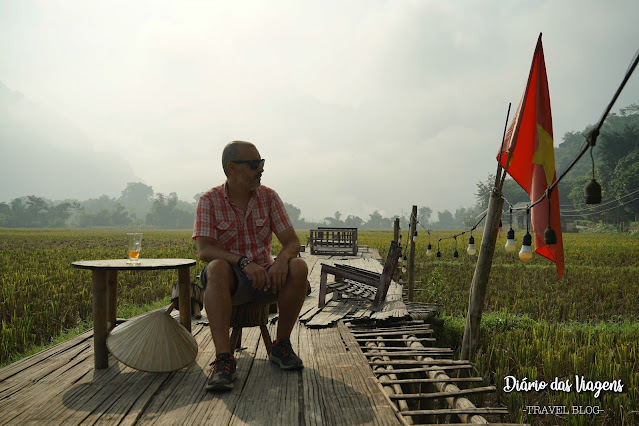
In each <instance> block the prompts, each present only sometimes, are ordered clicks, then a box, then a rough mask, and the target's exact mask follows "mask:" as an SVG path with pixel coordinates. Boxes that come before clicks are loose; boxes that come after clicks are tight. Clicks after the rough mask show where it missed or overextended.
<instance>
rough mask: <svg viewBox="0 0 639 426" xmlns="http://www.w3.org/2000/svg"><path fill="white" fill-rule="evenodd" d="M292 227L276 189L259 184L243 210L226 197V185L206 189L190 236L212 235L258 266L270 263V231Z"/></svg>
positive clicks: (271, 260)
mask: <svg viewBox="0 0 639 426" xmlns="http://www.w3.org/2000/svg"><path fill="white" fill-rule="evenodd" d="M291 226H293V224H292V223H291V219H290V218H289V217H288V214H287V213H286V209H285V208H284V203H283V202H282V200H281V199H280V197H279V195H277V193H276V192H275V191H273V190H272V189H270V188H267V187H265V186H260V187H259V188H257V189H255V190H253V191H252V193H251V198H250V199H249V202H248V205H247V207H246V211H245V212H243V211H242V210H240V209H239V208H238V207H237V206H236V205H235V204H233V203H232V202H231V200H229V197H228V193H227V190H226V184H223V185H220V186H216V187H215V188H213V189H211V190H210V191H208V192H205V193H204V194H203V195H202V196H201V197H200V201H199V202H198V204H197V211H196V214H195V223H194V224H193V239H195V238H196V237H212V238H215V240H216V241H217V243H218V245H219V246H220V247H221V248H223V249H224V250H227V251H230V252H233V253H236V254H239V255H242V256H246V257H248V258H249V259H251V260H252V261H253V262H255V263H257V264H258V265H261V266H264V267H267V266H268V265H270V264H272V263H273V257H272V256H271V243H272V241H273V232H275V234H279V233H280V232H282V231H284V230H285V229H287V228H290V227H291Z"/></svg>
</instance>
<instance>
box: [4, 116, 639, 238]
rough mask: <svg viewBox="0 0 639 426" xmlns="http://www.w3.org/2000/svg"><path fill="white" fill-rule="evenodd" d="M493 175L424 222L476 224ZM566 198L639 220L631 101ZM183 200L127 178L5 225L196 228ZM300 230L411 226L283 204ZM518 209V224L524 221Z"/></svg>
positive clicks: (577, 138)
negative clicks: (115, 192) (113, 187)
mask: <svg viewBox="0 0 639 426" xmlns="http://www.w3.org/2000/svg"><path fill="white" fill-rule="evenodd" d="M592 128H593V126H588V127H586V128H585V129H584V130H583V131H581V132H567V133H566V134H565V135H564V136H563V138H562V143H560V144H559V145H558V146H557V147H556V148H555V164H556V170H557V176H559V175H560V174H561V172H562V171H563V170H565V169H566V168H567V167H568V165H569V164H570V162H571V161H572V160H573V159H574V158H575V156H576V155H577V153H578V152H579V151H580V150H581V149H582V148H583V146H584V143H585V136H586V135H588V133H589V132H590V130H591V129H592ZM593 162H594V164H595V168H594V174H595V178H596V179H597V181H598V182H599V183H600V184H601V186H602V195H603V203H602V205H601V206H590V207H589V206H586V205H585V204H584V196H583V194H584V187H585V185H586V183H588V182H589V181H590V180H591V179H592V177H593V170H592V163H593ZM493 182H494V175H488V177H487V179H486V180H485V181H480V182H478V183H477V189H476V192H475V200H474V205H473V206H471V207H459V208H457V209H456V210H455V211H454V212H451V211H449V210H444V211H441V212H437V213H436V214H435V215H434V214H433V213H434V212H433V210H432V209H431V208H430V207H427V206H421V207H419V209H418V221H419V223H420V224H421V226H422V227H424V228H427V229H467V228H470V227H472V226H474V225H475V224H476V223H477V221H478V219H479V218H481V215H482V213H483V212H484V211H485V209H486V208H487V206H488V197H489V193H490V190H491V188H492V186H493ZM558 188H559V199H560V200H561V211H562V223H563V224H564V225H565V224H567V223H576V224H577V225H579V224H590V225H592V224H613V225H619V224H622V223H627V222H633V221H634V222H636V221H639V106H638V105H635V104H632V105H630V106H628V107H626V108H621V109H620V110H619V114H616V113H612V114H610V115H609V116H608V118H607V119H606V122H605V123H604V125H603V127H602V129H601V134H600V135H599V137H598V139H597V144H596V146H595V148H594V149H593V161H590V156H589V155H586V156H584V157H582V159H581V160H580V161H579V162H578V163H577V164H576V165H575V167H574V168H573V169H572V170H571V172H570V173H569V174H568V175H567V176H566V178H565V179H563V180H562V181H561V182H560V184H559V185H558ZM503 193H504V197H505V198H506V199H507V200H508V202H510V203H511V204H513V205H514V204H517V203H527V202H529V201H530V200H529V198H528V195H527V194H526V193H525V192H524V191H523V190H522V189H521V187H519V185H518V184H517V183H516V182H515V181H513V180H512V179H510V178H508V179H507V180H506V182H505V184H504V189H503ZM200 195H201V194H197V195H195V196H194V197H193V200H192V201H184V200H180V199H178V196H177V194H176V193H174V192H172V193H170V194H169V195H165V194H163V193H155V192H154V191H153V188H152V187H151V186H148V185H145V184H143V183H140V182H129V183H128V184H127V186H126V188H124V189H123V190H122V192H121V194H120V196H119V197H109V196H107V195H101V196H100V197H98V198H92V199H88V200H85V201H78V200H63V201H50V200H47V199H45V198H43V197H37V196H35V195H29V196H23V197H18V198H15V199H13V200H12V201H10V202H2V203H0V227H22V228H60V227H77V228H86V227H96V226H112V227H136V228H157V229H190V228H192V226H193V219H194V215H195V209H196V206H197V200H198V199H199V197H200ZM284 205H285V207H286V210H287V211H288V214H289V216H290V217H291V220H292V222H293V225H294V226H295V227H296V228H297V229H310V228H316V227H318V226H332V227H353V228H361V229H390V228H392V226H393V222H394V220H395V219H396V218H399V219H400V224H401V226H402V228H403V229H407V227H408V223H409V219H410V218H409V216H410V212H409V213H402V214H401V215H396V216H391V217H384V216H383V215H382V214H381V213H380V212H379V211H378V210H375V211H374V212H373V213H370V214H369V215H368V217H365V218H362V217H359V216H356V215H347V216H344V215H343V214H342V213H341V212H340V211H339V210H337V211H335V213H334V214H333V215H332V216H327V217H325V218H324V219H323V220H322V221H320V222H313V221H308V220H306V219H304V218H303V217H302V212H301V210H300V209H299V208H297V207H295V206H294V205H293V204H289V203H286V202H285V203H284ZM521 216H522V215H521V214H518V217H517V220H518V222H519V226H525V225H524V224H523V222H522V220H523V218H522V217H521Z"/></svg>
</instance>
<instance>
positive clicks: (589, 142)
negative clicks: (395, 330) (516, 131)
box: [399, 49, 639, 272]
mask: <svg viewBox="0 0 639 426" xmlns="http://www.w3.org/2000/svg"><path fill="white" fill-rule="evenodd" d="M638 62H639V49H638V50H637V52H636V53H635V55H634V57H633V59H632V61H631V64H630V66H629V67H628V70H627V71H626V74H625V75H624V78H623V80H622V82H621V84H620V86H619V88H618V89H617V91H616V92H615V94H614V96H613V97H612V100H611V101H610V103H609V104H608V106H607V107H606V109H605V111H604V112H603V114H602V115H601V118H600V119H599V122H598V123H597V126H595V127H594V128H593V130H591V131H590V133H589V134H588V135H586V136H585V138H586V140H585V143H584V146H583V147H582V149H581V150H580V151H579V153H578V154H577V155H576V156H575V158H574V159H573V160H572V161H571V162H570V164H569V165H568V167H566V169H565V170H564V171H563V172H562V173H561V174H560V176H559V177H558V178H557V179H556V180H555V181H554V182H553V183H552V184H551V185H550V186H549V187H548V188H547V190H546V192H545V193H544V194H543V195H542V196H541V197H540V198H539V199H538V200H536V201H535V202H532V203H527V204H526V205H525V206H524V207H517V208H515V207H514V206H513V205H512V203H510V202H509V201H508V200H507V199H506V198H505V197H503V195H502V198H503V200H504V201H505V202H506V203H507V204H508V205H509V209H508V211H509V213H510V229H509V230H508V234H507V239H506V246H505V249H506V251H507V252H514V251H515V250H516V247H515V232H514V230H513V228H512V212H513V211H518V210H519V211H523V210H526V234H525V235H524V237H523V240H522V247H521V250H520V252H519V258H520V259H521V260H522V261H524V262H528V261H530V260H531V259H532V249H531V245H532V236H531V235H530V211H531V209H532V208H533V207H535V206H536V205H537V204H539V203H541V202H542V201H543V200H544V199H546V198H548V200H549V201H550V195H551V193H552V191H553V190H554V189H555V188H556V187H557V185H558V184H559V182H561V180H562V179H563V178H564V177H565V176H566V175H567V174H568V172H569V171H570V170H571V169H572V168H573V167H574V166H575V164H577V162H578V161H579V160H580V159H581V157H582V156H583V155H584V154H585V153H586V152H587V151H588V149H590V159H591V163H592V179H591V180H590V182H589V183H588V184H587V185H586V188H585V191H584V198H585V203H586V204H588V205H590V204H601V185H599V183H598V182H597V181H596V180H595V160H594V156H593V153H592V151H593V148H594V147H595V144H596V141H597V137H598V136H599V132H600V130H601V127H602V126H603V124H604V121H605V119H606V117H607V116H608V114H609V113H610V110H611V109H612V107H613V106H614V104H615V102H616V101H617V98H618V97H619V95H620V94H621V91H622V90H623V88H624V87H625V85H626V83H627V81H628V79H629V78H630V76H631V75H632V73H633V72H634V70H635V68H636V67H637V63H638ZM510 107H511V104H510V103H509V104H508V114H507V116H506V128H504V137H502V146H501V150H500V152H503V145H504V142H505V134H506V130H507V126H508V116H509V115H510ZM511 157H512V152H511V151H508V157H507V160H506V167H505V168H504V169H503V171H502V169H501V165H500V164H499V162H498V166H497V174H496V177H495V184H496V186H497V184H499V187H500V188H502V187H503V183H504V180H505V179H506V174H507V171H508V165H509V164H510V158H511ZM636 192H639V189H637V190H635V191H633V192H631V193H628V194H626V195H624V196H623V197H627V196H630V195H632V194H634V193H636ZM623 197H618V198H617V199H616V200H613V201H611V202H614V201H619V200H620V199H621V198H623ZM638 199H639V197H637V198H634V199H632V200H630V201H627V202H626V203H630V202H633V201H636V200H638ZM611 202H609V203H611ZM609 203H607V204H609ZM607 204H604V205H607ZM620 205H622V204H620ZM617 207H619V205H617V206H614V207H611V208H609V209H606V210H601V211H598V212H592V213H586V214H583V215H588V214H598V213H603V212H605V211H608V210H612V209H614V208H617ZM550 208H551V206H550V202H549V203H548V212H549V215H548V217H549V218H550ZM570 212H572V211H570ZM487 214H488V212H487V211H485V212H484V213H483V215H482V217H481V218H480V219H479V221H478V222H477V223H476V224H475V225H474V226H473V227H472V228H471V229H470V230H466V231H462V232H460V233H457V234H453V235H450V236H447V237H441V238H439V239H438V240H437V254H436V256H437V257H441V251H440V243H441V241H444V240H447V239H454V240H455V249H454V252H453V256H454V257H459V252H458V251H457V237H460V236H462V235H464V234H466V233H467V232H470V234H471V235H470V238H469V244H468V249H467V252H468V254H469V255H471V256H472V255H475V254H476V253H477V251H476V249H475V244H474V243H475V239H474V238H473V236H472V231H474V230H475V229H476V228H477V226H479V224H480V223H481V222H482V221H483V220H484V219H485V218H486V215H487ZM502 214H503V212H502ZM562 216H568V217H570V216H581V215H563V214H562ZM412 220H415V223H416V224H419V225H420V226H421V227H422V228H424V230H426V232H427V233H428V249H427V251H426V254H427V256H431V255H432V246H431V242H430V234H431V230H430V229H426V228H425V227H424V225H422V224H421V223H420V222H419V221H418V220H417V218H416V217H415V216H414V215H413V214H412V213H411V221H412ZM500 228H501V221H500ZM409 232H410V231H409ZM407 237H408V238H407V240H408V241H410V240H409V238H410V235H408V234H407ZM399 238H400V240H401V233H400V236H399ZM416 239H417V231H415V235H413V241H415V240H416ZM544 240H545V243H546V244H554V243H556V241H557V240H556V235H555V232H554V230H553V229H552V228H551V227H550V223H549V224H548V228H547V229H546V231H545V233H544ZM400 244H401V241H400ZM403 260H404V264H405V263H406V254H404V256H403ZM402 271H403V272H405V271H406V268H405V266H404V267H403V268H402Z"/></svg>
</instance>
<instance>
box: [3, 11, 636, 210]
mask: <svg viewBox="0 0 639 426" xmlns="http://www.w3.org/2000/svg"><path fill="white" fill-rule="evenodd" d="M638 16H639V2H638V1H636V0H628V1H601V0H596V1H593V0H585V1H584V0H574V1H573V0H571V1H560V0H552V1H543V0H536V1H483V0H482V1H470V0H464V1H461V0H460V1H443V0H442V1H409V0H396V1H382V0H361V1H358V0H348V1H343V0H341V1H297V2H294V1H272V0H269V1H228V0H227V1H158V0H154V1H137V0H127V1H90V0H77V1H75V0H74V1H47V0H42V1H29V0H20V1H18V0H15V1H14V0H0V182H1V183H0V201H9V200H10V199H12V198H14V197H17V196H21V195H30V194H35V195H40V196H45V197H47V198H51V199H62V198H78V199H86V198H90V197H97V196H99V195H100V194H103V193H106V194H108V195H110V196H117V195H119V193H120V191H121V190H122V189H123V188H124V187H125V186H126V182H128V181H141V182H144V183H145V184H147V185H151V186H152V187H153V189H154V190H155V192H156V193H157V192H163V193H165V194H168V193H170V192H177V193H178V195H179V197H180V198H181V199H184V200H188V201H191V200H192V197H193V196H194V195H195V194H196V193H198V192H203V191H205V190H207V189H209V188H211V187H213V186H216V185H218V184H220V183H222V182H223V181H224V175H223V173H222V169H221V150H222V148H223V146H224V145H225V144H226V143H227V142H229V141H231V140H234V139H242V140H249V141H252V142H254V143H255V144H256V145H257V147H258V149H259V150H260V153H261V154H262V157H263V158H266V160H267V161H266V167H265V173H264V177H263V179H262V182H263V184H265V185H267V186H270V187H272V188H274V189H276V190H277V191H278V192H279V193H280V195H281V197H282V198H283V199H284V201H287V202H289V203H291V204H293V205H295V206H297V207H299V208H300V209H301V210H302V216H303V217H305V218H307V219H322V218H324V217H325V216H329V215H330V216H332V214H333V212H335V211H336V210H339V211H340V212H341V213H342V215H343V216H344V217H346V216H347V215H349V214H356V215H359V216H361V217H363V218H364V219H367V218H368V216H367V215H368V213H371V212H372V211H373V210H374V209H377V210H379V211H380V212H381V213H382V214H383V215H385V216H391V215H394V214H399V213H400V212H402V211H404V212H409V211H410V208H411V206H412V205H413V204H417V205H418V206H424V205H425V206H429V207H431V208H432V209H433V210H434V211H442V210H444V209H449V210H451V211H453V212H454V210H455V208H457V207H459V206H466V207H469V206H472V205H473V204H474V202H475V199H474V192H475V190H476V183H477V181H479V180H485V179H486V177H487V175H488V174H489V173H494V171H495V168H496V162H495V154H496V152H497V149H498V147H499V143H500V140H501V136H502V132H503V128H504V121H505V118H506V111H507V108H508V103H509V102H512V104H513V107H512V110H513V112H514V110H515V109H516V107H517V104H518V102H519V100H520V97H521V95H522V93H523V90H524V87H525V83H526V79H527V77H528V72H529V68H530V63H531V60H532V54H533V50H534V47H535V43H536V41H537V37H538V35H539V33H540V32H542V33H543V43H544V52H545V59H546V67H547V72H548V83H549V87H550V97H551V103H552V113H553V124H554V136H555V146H557V145H558V144H559V143H560V142H561V139H562V136H563V135H564V133H565V132H567V131H575V130H582V129H583V128H584V127H585V126H586V125H588V124H593V123H595V122H596V121H597V120H598V119H599V117H600V116H601V114H602V112H603V110H604V108H605V106H606V105H607V104H608V102H609V101H610V99H611V98H612V95H613V94H614V92H615V90H616V88H617V86H618V85H619V83H620V82H621V80H622V78H623V75H624V73H625V72H626V70H627V68H628V66H629V64H630V62H631V60H632V58H633V56H634V55H635V53H636V51H637V48H639V25H637V17H638ZM638 73H639V71H637V72H636V73H635V75H633V77H632V78H631V80H630V82H629V84H628V85H627V87H626V89H625V91H624V94H623V95H622V97H621V98H620V100H619V101H618V103H617V104H616V107H615V109H614V111H617V110H618V108H619V107H624V106H627V105H629V104H630V103H638V104H639V75H637V74H638Z"/></svg>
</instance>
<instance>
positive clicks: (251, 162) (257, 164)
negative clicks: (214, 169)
mask: <svg viewBox="0 0 639 426" xmlns="http://www.w3.org/2000/svg"><path fill="white" fill-rule="evenodd" d="M265 162H266V160H265V159H264V158H262V159H260V160H235V161H234V160H231V163H235V164H248V166H249V167H250V168H251V170H257V169H258V168H259V167H260V166H262V167H264V163H265Z"/></svg>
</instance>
